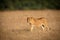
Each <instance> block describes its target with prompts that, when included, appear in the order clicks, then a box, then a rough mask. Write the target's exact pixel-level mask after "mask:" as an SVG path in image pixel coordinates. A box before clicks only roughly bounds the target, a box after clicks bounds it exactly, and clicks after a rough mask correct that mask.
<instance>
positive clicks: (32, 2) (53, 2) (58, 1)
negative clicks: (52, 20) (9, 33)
mask: <svg viewBox="0 0 60 40" xmlns="http://www.w3.org/2000/svg"><path fill="white" fill-rule="evenodd" d="M26 9H28V10H31V9H32V10H40V9H54V10H55V9H57V10H59V9H60V0H0V10H26Z"/></svg>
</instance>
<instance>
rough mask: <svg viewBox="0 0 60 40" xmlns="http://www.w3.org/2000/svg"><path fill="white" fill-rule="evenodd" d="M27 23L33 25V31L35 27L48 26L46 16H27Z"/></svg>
mask: <svg viewBox="0 0 60 40" xmlns="http://www.w3.org/2000/svg"><path fill="white" fill-rule="evenodd" d="M27 23H29V24H30V25H31V29H30V30H31V31H33V29H34V27H41V28H42V29H43V30H44V29H45V27H47V28H48V22H47V19H46V18H44V17H41V18H34V17H27Z"/></svg>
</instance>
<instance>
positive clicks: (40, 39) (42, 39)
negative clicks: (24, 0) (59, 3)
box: [0, 10, 60, 40]
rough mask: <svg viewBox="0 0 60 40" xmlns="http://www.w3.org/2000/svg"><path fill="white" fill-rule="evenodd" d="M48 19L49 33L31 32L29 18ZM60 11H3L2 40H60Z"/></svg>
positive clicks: (1, 17)
mask: <svg viewBox="0 0 60 40" xmlns="http://www.w3.org/2000/svg"><path fill="white" fill-rule="evenodd" d="M29 16H32V17H36V18H39V17H46V18H47V19H48V24H49V28H50V30H49V31H46V32H45V31H42V30H41V29H39V30H38V29H35V30H34V31H33V32H31V31H30V25H28V24H27V17H29ZM59 37H60V11H57V10H40V11H32V10H31V11H2V12H0V40H60V38H59Z"/></svg>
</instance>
